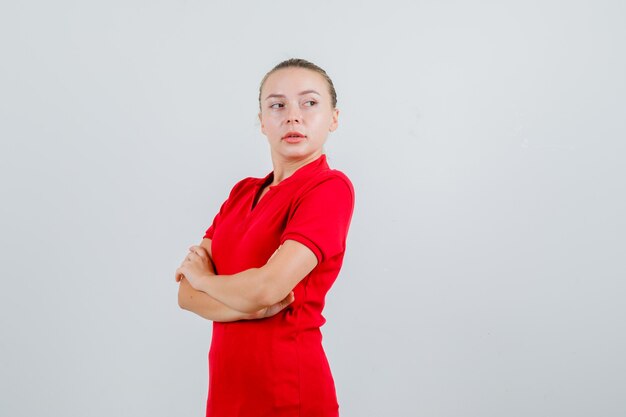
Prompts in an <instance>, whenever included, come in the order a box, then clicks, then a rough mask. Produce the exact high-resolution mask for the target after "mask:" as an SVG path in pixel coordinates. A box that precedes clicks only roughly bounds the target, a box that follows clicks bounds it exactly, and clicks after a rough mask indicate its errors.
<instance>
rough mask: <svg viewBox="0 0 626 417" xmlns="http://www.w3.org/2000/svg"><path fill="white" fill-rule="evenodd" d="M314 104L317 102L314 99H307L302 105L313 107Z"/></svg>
mask: <svg viewBox="0 0 626 417" xmlns="http://www.w3.org/2000/svg"><path fill="white" fill-rule="evenodd" d="M316 104H317V101H315V100H307V101H305V102H304V105H305V106H307V107H313V106H315V105H316Z"/></svg>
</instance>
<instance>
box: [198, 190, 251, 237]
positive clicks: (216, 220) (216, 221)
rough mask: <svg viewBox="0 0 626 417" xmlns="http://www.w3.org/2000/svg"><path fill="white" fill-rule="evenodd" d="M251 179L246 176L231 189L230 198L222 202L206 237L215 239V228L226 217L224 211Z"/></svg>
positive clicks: (206, 232) (205, 233) (205, 234)
mask: <svg viewBox="0 0 626 417" xmlns="http://www.w3.org/2000/svg"><path fill="white" fill-rule="evenodd" d="M249 180H250V178H245V179H243V180H241V181H239V182H238V183H237V184H235V186H234V187H233V188H232V190H230V194H229V196H228V198H227V199H226V200H225V201H224V202H223V203H222V206H221V207H220V211H218V212H217V214H216V215H215V217H214V218H213V222H212V223H211V225H210V226H209V228H208V229H206V231H205V232H204V239H213V233H215V229H216V228H217V227H218V226H219V224H220V221H221V219H222V217H224V213H225V212H226V211H227V210H228V207H229V205H230V203H231V201H233V199H234V198H235V195H236V194H237V193H238V192H239V190H241V189H242V187H243V186H244V185H245V184H246V183H247V182H248V181H249Z"/></svg>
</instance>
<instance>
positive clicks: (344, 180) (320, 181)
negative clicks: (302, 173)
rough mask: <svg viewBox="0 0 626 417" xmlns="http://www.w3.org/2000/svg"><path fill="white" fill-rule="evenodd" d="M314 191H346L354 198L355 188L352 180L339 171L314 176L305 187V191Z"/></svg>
mask: <svg viewBox="0 0 626 417" xmlns="http://www.w3.org/2000/svg"><path fill="white" fill-rule="evenodd" d="M314 189H345V190H347V191H348V192H349V193H350V194H351V195H352V196H354V186H353V185H352V181H350V178H348V176H347V175H346V174H344V173H343V172H341V171H339V170H337V169H329V170H326V171H322V172H319V173H317V174H316V175H315V176H313V177H312V178H311V179H310V180H309V181H308V182H307V184H306V185H305V186H304V187H303V191H305V192H306V191H310V190H314Z"/></svg>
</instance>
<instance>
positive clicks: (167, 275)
mask: <svg viewBox="0 0 626 417" xmlns="http://www.w3.org/2000/svg"><path fill="white" fill-rule="evenodd" d="M625 18H626V6H625V3H624V2H622V1H593V2H592V1H517V2H506V1H505V2H488V1H476V2H446V1H443V2H442V1H428V2H425V1H411V2H394V1H386V2H377V3H375V4H374V3H363V2H356V1H353V2H327V1H316V2H303V3H300V2H292V1H273V2H271V3H270V2H252V1H250V2H248V3H245V4H244V3H236V2H226V1H143V2H142V1H107V2H104V1H100V2H78V1H57V2H44V1H20V2H17V1H11V2H9V1H5V2H2V5H1V6H0V48H1V65H0V137H1V148H0V174H1V182H0V187H1V188H0V191H1V196H2V204H1V205H0V222H1V227H2V230H1V245H2V246H1V251H0V257H1V265H2V291H1V292H0V313H1V323H0V324H1V337H2V339H1V344H0V349H1V354H0V396H1V401H0V415H2V416H7V417H9V416H10V417H18V416H29V417H30V416H35V415H55V416H148V415H150V416H163V417H171V416H202V415H204V406H205V400H206V390H207V356H206V355H207V351H208V346H209V342H210V337H211V331H210V322H208V321H205V320H203V319H201V318H199V317H197V316H194V315H192V314H191V313H188V312H185V311H182V310H180V309H179V308H178V305H177V300H176V293H177V285H176V283H175V282H174V279H173V272H174V269H175V268H176V267H177V266H178V264H179V263H180V261H181V260H182V258H183V256H184V255H185V253H186V250H187V247H188V246H189V245H191V244H194V243H197V242H199V241H200V239H201V237H202V234H203V232H204V230H205V228H206V227H208V225H209V224H210V222H211V220H212V218H213V215H214V214H215V213H216V211H217V210H218V208H219V205H220V204H221V202H222V201H223V200H224V198H225V197H226V196H227V193H228V191H229V190H230V188H231V187H232V185H233V184H234V183H235V182H236V181H237V180H239V179H241V178H243V177H246V176H257V177H259V176H264V175H266V174H267V173H268V172H269V171H270V170H271V163H270V158H269V150H268V147H267V144H266V142H265V138H264V137H263V136H262V135H261V133H260V131H259V124H258V122H257V118H256V113H257V102H256V98H257V87H258V83H259V81H260V80H261V78H262V76H263V75H264V74H265V72H266V71H267V70H269V69H270V68H271V67H272V66H273V65H274V64H276V63H278V62H279V61H281V60H283V59H286V58H289V57H294V56H296V57H304V58H307V59H310V60H312V61H313V62H316V63H318V64H319V65H321V66H322V67H324V68H325V69H326V70H327V71H328V73H329V74H330V75H331V77H333V79H334V81H335V84H336V87H337V89H338V93H339V107H340V109H341V115H340V128H339V129H338V130H337V132H335V133H333V134H332V135H331V137H330V139H329V142H328V144H327V147H326V150H327V153H328V157H329V163H330V165H331V166H332V167H335V168H339V169H341V170H343V171H344V172H345V173H346V174H347V175H348V176H349V177H350V178H351V179H352V181H353V183H354V186H355V188H356V192H357V204H356V211H355V215H354V218H353V223H352V228H351V231H350V236H349V248H348V253H347V255H346V259H345V264H344V268H343V270H342V273H341V275H340V277H339V279H338V281H337V283H336V285H335V286H334V288H333V289H332V290H331V292H330V294H329V296H328V300H327V301H328V304H327V308H326V310H325V316H326V317H327V318H328V323H327V324H326V325H325V326H324V327H323V332H324V345H325V347H326V350H327V353H328V356H329V360H330V362H331V366H332V369H333V372H334V375H335V380H336V384H337V391H338V395H339V400H340V404H341V411H342V416H344V417H345V416H347V417H351V416H357V417H365V416H377V417H379V416H429V417H433V416H441V417H456V416H481V417H482V416H494V417H496V416H498V417H500V416H509V417H513V416H524V417H526V416H568V417H571V416H623V415H626V400H625V399H624V394H625V393H626V361H625V359H624V352H625V351H626V336H625V325H624V317H626V307H625V303H624V299H625V298H626V284H625V283H624V278H625V276H626V268H625V261H624V255H625V252H626V250H625V248H626V245H625V242H624V233H625V232H626V227H625V226H626V225H625V221H624V213H625V212H626V203H625V199H624V190H625V189H626V187H625V185H626V184H625V182H626V181H625V178H626V169H625V168H624V153H625V151H626V145H625V139H626V135H625V133H626V101H625V97H626V81H625V76H624V74H626V58H625V51H626V42H625V40H626V29H625V26H624V21H625V20H626V19H625Z"/></svg>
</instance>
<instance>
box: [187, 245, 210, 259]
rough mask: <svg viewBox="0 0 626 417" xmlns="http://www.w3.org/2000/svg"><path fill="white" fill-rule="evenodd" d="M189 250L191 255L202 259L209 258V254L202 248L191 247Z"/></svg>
mask: <svg viewBox="0 0 626 417" xmlns="http://www.w3.org/2000/svg"><path fill="white" fill-rule="evenodd" d="M189 250H190V251H191V253H195V254H196V255H198V256H199V257H200V258H202V259H208V258H209V254H208V253H207V251H206V249H204V248H203V247H202V246H192V247H191V248H190V249H189Z"/></svg>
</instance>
